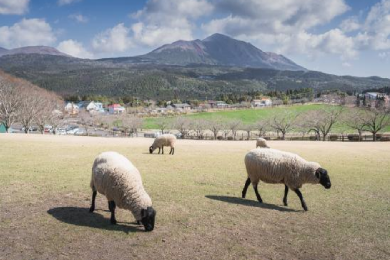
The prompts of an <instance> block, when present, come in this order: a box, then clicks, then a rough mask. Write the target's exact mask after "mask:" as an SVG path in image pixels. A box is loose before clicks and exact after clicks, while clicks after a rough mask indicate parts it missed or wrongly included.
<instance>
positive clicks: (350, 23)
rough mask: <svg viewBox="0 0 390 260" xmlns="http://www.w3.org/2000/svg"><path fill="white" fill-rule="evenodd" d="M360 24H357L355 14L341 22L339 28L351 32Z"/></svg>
mask: <svg viewBox="0 0 390 260" xmlns="http://www.w3.org/2000/svg"><path fill="white" fill-rule="evenodd" d="M360 27H361V25H360V24H359V21H358V18H357V17H356V16H352V17H349V18H347V19H345V20H344V21H342V22H341V24H340V28H341V30H343V31H344V32H353V31H356V30H359V29H360Z"/></svg>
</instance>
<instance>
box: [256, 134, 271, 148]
mask: <svg viewBox="0 0 390 260" xmlns="http://www.w3.org/2000/svg"><path fill="white" fill-rule="evenodd" d="M258 147H260V148H270V147H269V146H268V145H267V140H265V139H264V138H261V137H259V138H257V140H256V148H258Z"/></svg>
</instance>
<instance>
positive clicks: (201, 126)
mask: <svg viewBox="0 0 390 260" xmlns="http://www.w3.org/2000/svg"><path fill="white" fill-rule="evenodd" d="M207 126H208V125H207V122H206V121H205V120H203V119H196V120H193V121H192V128H193V130H194V131H195V133H196V136H197V137H198V139H203V138H204V133H205V131H206V130H207V128H208V127H207Z"/></svg>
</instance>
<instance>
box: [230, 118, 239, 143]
mask: <svg viewBox="0 0 390 260" xmlns="http://www.w3.org/2000/svg"><path fill="white" fill-rule="evenodd" d="M228 125H229V129H230V131H232V136H233V140H235V139H236V135H237V131H238V130H239V129H240V127H241V125H242V122H241V120H232V121H230V122H229V123H228Z"/></svg>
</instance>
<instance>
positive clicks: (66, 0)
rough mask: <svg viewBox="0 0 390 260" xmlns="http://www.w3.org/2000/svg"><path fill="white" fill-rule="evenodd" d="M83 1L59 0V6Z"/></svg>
mask: <svg viewBox="0 0 390 260" xmlns="http://www.w3.org/2000/svg"><path fill="white" fill-rule="evenodd" d="M80 1H81V0H58V5H60V6H62V5H69V4H72V3H76V2H80Z"/></svg>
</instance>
